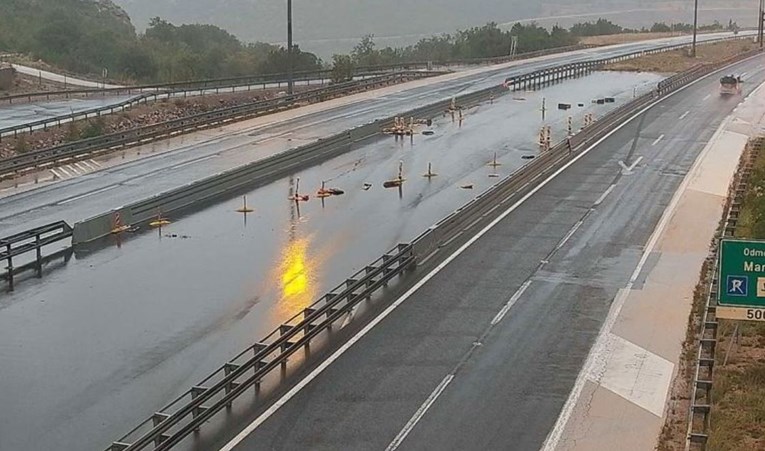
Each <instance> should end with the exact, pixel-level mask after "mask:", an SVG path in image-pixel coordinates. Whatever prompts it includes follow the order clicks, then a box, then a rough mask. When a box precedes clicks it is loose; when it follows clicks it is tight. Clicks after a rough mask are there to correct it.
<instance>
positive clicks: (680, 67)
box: [606, 39, 753, 73]
mask: <svg viewBox="0 0 765 451" xmlns="http://www.w3.org/2000/svg"><path fill="white" fill-rule="evenodd" d="M752 46H753V44H752V42H751V41H749V40H748V39H742V40H736V41H723V42H715V43H712V44H701V45H699V46H697V47H696V57H695V58H691V57H690V56H689V55H688V53H689V50H688V49H680V50H674V51H671V52H665V53H656V54H653V55H646V56H643V57H640V58H634V59H631V60H627V61H621V62H618V63H613V64H609V65H608V66H606V70H614V71H631V72H640V71H644V72H658V73H678V72H683V71H686V70H688V69H691V68H692V67H694V66H696V65H698V64H709V63H716V62H718V61H722V60H724V59H726V58H730V57H731V56H733V55H737V54H739V53H744V52H748V51H749V50H752V48H753V47H752Z"/></svg>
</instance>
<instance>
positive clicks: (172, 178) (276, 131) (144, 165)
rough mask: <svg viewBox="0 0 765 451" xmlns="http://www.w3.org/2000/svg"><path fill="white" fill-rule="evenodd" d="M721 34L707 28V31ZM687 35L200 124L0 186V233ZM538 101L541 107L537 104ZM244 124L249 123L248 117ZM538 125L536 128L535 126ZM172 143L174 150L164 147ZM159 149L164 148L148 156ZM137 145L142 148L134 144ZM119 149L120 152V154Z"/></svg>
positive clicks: (89, 212)
mask: <svg viewBox="0 0 765 451" xmlns="http://www.w3.org/2000/svg"><path fill="white" fill-rule="evenodd" d="M713 36H717V35H710V36H709V37H707V36H705V37H703V38H702V39H708V38H710V37H713ZM687 40H688V37H681V38H670V39H663V40H660V41H655V42H652V43H650V44H647V43H634V44H626V45H622V46H618V47H616V48H601V49H590V50H584V51H578V52H574V54H573V56H571V55H569V56H555V57H552V58H551V59H547V60H544V61H535V62H527V63H522V64H521V65H519V66H513V67H512V68H506V69H494V70H490V71H488V72H484V73H480V74H477V75H476V74H473V75H470V76H467V77H466V78H461V79H458V80H449V81H446V82H441V83H438V84H435V85H431V86H418V87H415V88H410V89H405V90H403V91H400V92H396V93H394V94H388V95H385V96H380V97H376V98H374V99H365V100H361V101H358V102H356V103H353V104H350V105H346V106H342V107H336V108H333V109H330V110H326V111H322V112H319V113H313V114H309V115H306V116H302V117H299V118H296V119H293V120H289V121H284V122H280V123H266V124H264V125H259V126H254V127H253V126H250V127H247V126H246V125H241V124H240V125H241V126H240V127H239V128H237V130H238V131H236V132H232V133H230V134H227V135H226V136H223V137H221V136H217V135H216V136H210V134H209V133H206V132H200V133H197V134H195V135H193V136H182V137H179V138H176V139H173V140H171V141H163V142H158V143H154V144H151V145H148V146H143V147H141V148H140V150H141V152H142V153H143V156H144V157H143V158H141V159H140V160H136V161H132V162H130V163H126V164H121V165H119V166H116V167H112V168H109V169H104V170H100V171H98V172H95V173H91V174H87V175H84V176H81V177H76V178H73V179H69V180H64V181H60V182H58V183H53V184H48V185H45V186H40V187H38V188H36V189H34V190H31V191H27V192H23V193H21V194H15V195H14V191H13V188H10V189H6V190H3V191H0V196H3V197H1V198H0V236H7V235H11V234H13V233H18V232H21V231H24V230H27V229H28V228H30V227H35V226H40V225H44V224H48V223H51V222H55V221H58V220H62V219H63V220H66V221H68V222H69V223H74V222H76V221H79V220H82V219H85V218H88V217H92V216H95V215H98V214H101V213H103V212H106V211H109V210H111V209H112V208H115V207H119V206H121V205H126V204H128V203H131V202H135V201H137V200H140V199H145V198H147V197H150V196H152V195H154V194H156V193H159V192H163V191H167V190H169V189H172V188H176V187H178V186H179V185H182V184H184V183H187V182H189V181H192V180H198V179H200V178H203V177H206V176H209V175H212V174H215V173H218V172H220V171H224V170H227V169H231V168H234V167H237V166H240V165H242V164H245V163H248V162H251V161H255V160H258V159H261V158H265V157H266V156H269V155H272V154H274V153H278V152H282V151H285V150H288V149H290V148H293V147H297V146H299V145H302V144H306V143H310V142H313V141H315V140H317V139H319V138H321V137H325V136H329V135H331V134H334V133H339V132H342V131H343V130H347V129H349V128H352V127H355V126H359V125H362V124H365V123H368V122H371V121H374V120H375V119H378V118H383V117H389V116H393V115H395V114H398V113H401V112H403V111H407V110H410V109H413V108H416V107H419V106H424V105H428V104H431V103H433V102H437V101H440V100H443V99H448V98H451V97H452V96H454V95H457V94H462V93H467V92H471V91H477V90H480V89H483V88H486V87H489V86H496V85H498V84H500V83H502V82H503V81H504V80H505V78H507V77H508V76H511V75H513V74H518V73H525V72H528V71H531V70H535V69H538V68H542V67H549V66H553V65H556V64H560V62H562V61H564V60H565V61H579V60H589V59H593V58H602V57H605V56H609V55H618V54H623V53H627V52H631V51H637V50H641V49H648V48H653V47H655V46H657V45H658V43H663V44H664V45H666V44H667V43H678V42H685V41H687ZM535 108H537V107H535ZM244 124H246V123H244ZM534 133H536V131H535V132H534ZM170 143H172V146H173V147H172V149H173V150H166V149H168V148H169V146H170V145H171V144H170ZM160 150H164V152H163V153H161V154H160V153H157V154H156V155H152V156H148V157H147V156H146V154H147V153H149V154H151V153H154V152H157V151H160ZM129 152H130V153H135V152H136V149H134V150H131V151H129ZM119 154H120V153H118V154H116V155H115V156H114V158H115V159H119Z"/></svg>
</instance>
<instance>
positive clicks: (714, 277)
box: [685, 138, 765, 451]
mask: <svg viewBox="0 0 765 451" xmlns="http://www.w3.org/2000/svg"><path fill="white" fill-rule="evenodd" d="M761 152H765V139H762V138H761V139H759V140H758V141H755V142H754V143H752V142H750V143H748V144H747V147H746V150H745V154H744V155H743V158H742V161H741V162H740V163H739V165H738V168H737V170H736V173H735V175H734V180H733V183H731V186H730V187H729V189H728V195H727V196H726V199H727V200H726V203H725V208H724V217H725V220H724V223H723V227H722V229H721V230H720V231H718V233H717V235H716V236H715V239H714V242H713V245H712V248H711V249H710V254H711V255H712V257H711V258H710V259H708V261H709V262H711V265H710V266H708V268H707V277H709V284H708V286H707V288H706V290H707V293H706V300H705V305H704V309H703V311H702V314H701V323H700V330H699V343H698V349H697V351H696V362H695V365H694V367H695V368H694V371H693V380H692V386H691V399H690V402H691V405H690V409H689V412H688V429H687V433H686V441H685V449H686V451H690V450H691V449H692V448H694V447H695V449H699V450H702V451H703V450H705V449H706V445H707V442H708V440H709V428H710V424H711V412H712V381H713V374H714V367H715V364H716V351H717V343H718V339H717V333H718V330H719V322H718V320H717V317H716V311H717V293H718V290H719V286H720V283H719V282H720V281H719V279H718V272H717V266H718V263H719V258H720V253H719V246H720V241H721V240H722V239H725V238H733V237H735V235H736V227H737V225H738V221H739V215H740V213H741V206H742V204H743V201H744V196H745V195H746V186H747V184H748V182H749V178H750V176H751V174H752V172H753V170H754V162H755V160H756V159H757V157H758V156H759V154H760V153H761ZM697 420H699V421H697Z"/></svg>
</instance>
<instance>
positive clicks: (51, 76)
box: [12, 64, 122, 89]
mask: <svg viewBox="0 0 765 451" xmlns="http://www.w3.org/2000/svg"><path fill="white" fill-rule="evenodd" d="M12 66H13V68H14V69H16V70H17V71H19V72H20V73H22V74H24V75H29V76H30V77H40V78H44V79H46V80H50V81H55V82H57V83H64V84H67V85H71V86H80V87H83V88H102V89H108V88H121V87H122V86H121V85H110V84H108V83H103V82H100V81H91V80H82V79H79V78H77V77H72V76H69V75H62V74H56V73H53V72H49V71H47V70H40V69H35V68H34V67H28V66H22V65H19V64H12Z"/></svg>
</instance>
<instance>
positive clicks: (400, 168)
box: [383, 161, 405, 188]
mask: <svg viewBox="0 0 765 451" xmlns="http://www.w3.org/2000/svg"><path fill="white" fill-rule="evenodd" d="M404 182H405V180H404V162H403V161H399V162H398V178H397V179H394V180H388V181H387V182H384V183H383V188H397V187H399V186H401V185H403V184H404Z"/></svg>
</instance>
